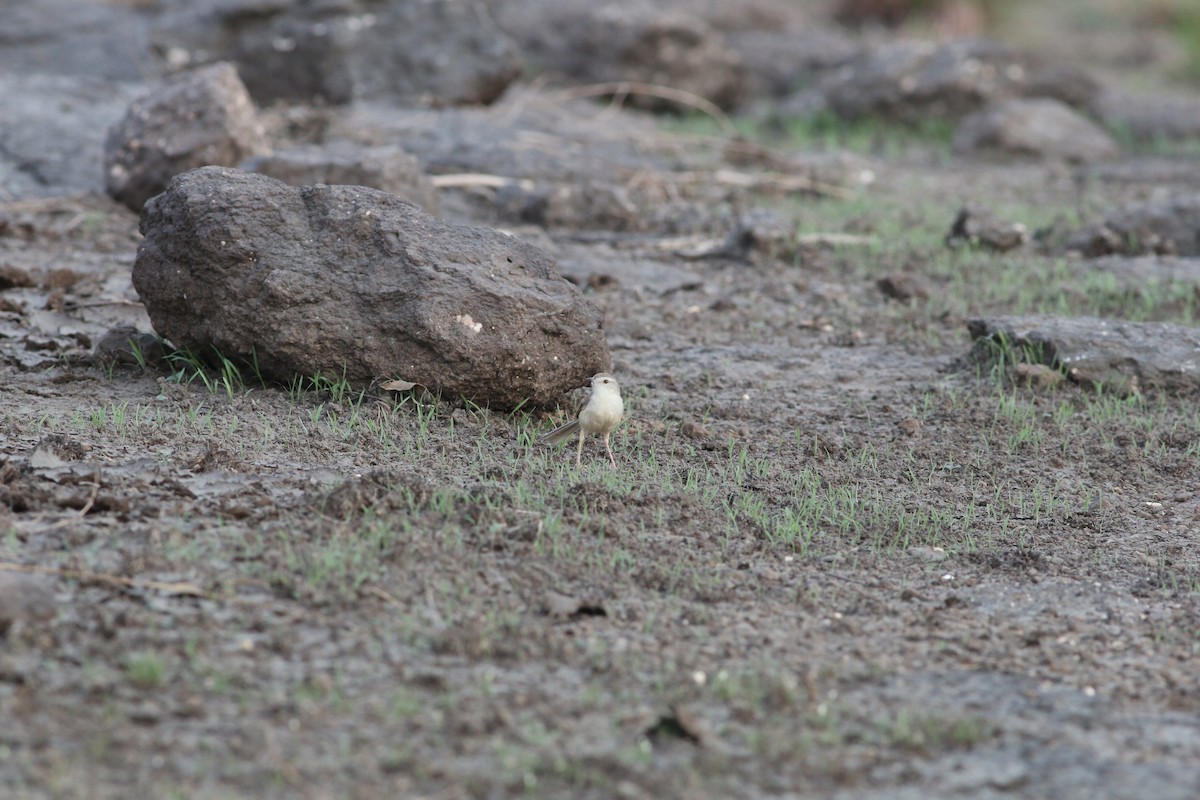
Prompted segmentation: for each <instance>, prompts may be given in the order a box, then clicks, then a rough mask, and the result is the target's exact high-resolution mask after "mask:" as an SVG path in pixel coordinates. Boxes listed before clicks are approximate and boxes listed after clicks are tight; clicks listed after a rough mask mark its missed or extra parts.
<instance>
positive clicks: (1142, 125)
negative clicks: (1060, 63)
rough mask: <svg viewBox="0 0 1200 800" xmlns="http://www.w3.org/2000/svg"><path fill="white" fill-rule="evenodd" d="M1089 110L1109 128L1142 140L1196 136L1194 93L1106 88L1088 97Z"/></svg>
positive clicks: (1198, 106) (1199, 104) (1198, 107)
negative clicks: (1090, 97) (1090, 100)
mask: <svg viewBox="0 0 1200 800" xmlns="http://www.w3.org/2000/svg"><path fill="white" fill-rule="evenodd" d="M1091 110H1092V113H1094V114H1095V115H1096V116H1097V117H1098V118H1099V119H1100V121H1101V122H1103V123H1104V124H1105V125H1106V126H1108V127H1109V128H1110V129H1113V130H1125V131H1128V132H1129V133H1130V134H1132V135H1133V136H1134V138H1136V139H1139V140H1141V141H1144V142H1158V141H1162V140H1164V139H1166V140H1171V141H1179V140H1186V139H1194V138H1196V137H1200V98H1198V97H1196V95H1195V94H1194V93H1182V92H1180V93H1164V92H1157V91H1149V90H1142V89H1139V90H1138V91H1136V92H1132V91H1124V90H1120V89H1108V90H1106V91H1103V92H1100V93H1098V94H1097V95H1096V97H1094V98H1093V99H1092V102H1091Z"/></svg>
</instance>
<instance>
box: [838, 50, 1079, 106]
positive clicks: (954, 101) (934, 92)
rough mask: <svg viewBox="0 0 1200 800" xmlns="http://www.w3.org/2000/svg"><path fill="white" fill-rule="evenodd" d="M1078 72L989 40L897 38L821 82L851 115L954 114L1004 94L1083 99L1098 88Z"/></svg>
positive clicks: (869, 51) (1005, 95)
mask: <svg viewBox="0 0 1200 800" xmlns="http://www.w3.org/2000/svg"><path fill="white" fill-rule="evenodd" d="M1098 90H1099V89H1098V85H1097V84H1096V83H1095V81H1094V80H1092V79H1090V78H1088V77H1087V76H1086V75H1083V74H1081V73H1079V72H1077V71H1073V70H1071V69H1068V68H1066V67H1063V66H1060V65H1053V64H1048V65H1044V64H1040V63H1037V62H1035V61H1033V60H1031V59H1029V58H1026V57H1024V56H1022V55H1021V54H1019V53H1017V52H1016V51H1015V50H1013V49H1012V48H1010V47H1007V46H1006V45H1003V44H1001V43H999V42H996V41H993V40H990V39H958V40H954V41H950V42H945V43H941V44H936V43H933V42H925V41H898V42H892V43H889V44H885V45H882V46H880V47H876V48H872V49H870V50H867V51H865V52H864V53H863V54H862V55H861V56H859V57H858V58H856V59H854V60H853V61H851V62H850V63H848V64H846V65H845V66H844V67H841V68H840V69H837V70H836V71H835V72H834V74H833V75H832V76H831V77H829V78H827V79H826V80H825V81H823V82H822V85H821V91H823V92H824V95H825V99H826V102H827V103H828V105H829V107H830V108H831V109H833V110H834V111H835V112H837V113H838V114H839V115H840V116H843V117H846V118H849V119H854V118H858V117H862V116H870V115H880V116H885V117H893V118H896V119H903V120H907V121H918V120H920V119H922V118H925V117H927V116H929V115H934V116H939V117H949V118H952V119H954V118H958V117H962V116H965V115H966V114H970V113H972V112H975V111H978V110H979V109H981V108H983V107H985V106H987V105H989V104H991V103H994V102H997V101H1000V100H1003V99H1007V98H1010V97H1025V96H1032V95H1035V94H1036V95H1038V96H1049V97H1055V98H1057V99H1059V100H1063V101H1064V102H1071V103H1075V102H1085V101H1087V100H1089V99H1090V98H1091V97H1092V96H1093V95H1094V94H1095V93H1096V92H1097V91H1098Z"/></svg>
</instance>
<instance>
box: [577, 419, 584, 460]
mask: <svg viewBox="0 0 1200 800" xmlns="http://www.w3.org/2000/svg"><path fill="white" fill-rule="evenodd" d="M583 437H584V430H583V428H580V429H579V449H578V450H577V451H576V452H575V466H577V467H582V466H583Z"/></svg>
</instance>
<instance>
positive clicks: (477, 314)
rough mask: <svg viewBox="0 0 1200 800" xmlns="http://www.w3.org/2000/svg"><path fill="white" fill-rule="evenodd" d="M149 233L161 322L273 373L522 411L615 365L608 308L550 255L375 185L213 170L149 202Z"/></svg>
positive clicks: (193, 344)
mask: <svg viewBox="0 0 1200 800" xmlns="http://www.w3.org/2000/svg"><path fill="white" fill-rule="evenodd" d="M141 231H142V233H143V235H144V236H145V237H146V238H145V241H144V242H143V243H142V245H141V247H139V249H138V255H137V260H136V261H135V263H134V267H133V283H134V287H135V288H136V289H137V291H138V294H139V296H140V297H141V299H142V301H143V302H144V303H145V306H146V311H147V312H148V313H149V315H150V319H151V321H152V322H153V324H154V327H155V329H156V330H157V331H158V332H159V333H160V334H161V335H162V336H164V337H165V338H167V339H169V340H171V341H172V342H173V343H174V344H175V346H177V347H181V348H187V349H188V350H190V351H192V352H193V353H194V354H196V355H197V356H199V357H201V358H207V359H210V360H212V359H219V358H225V359H228V360H230V361H232V362H234V363H245V364H256V365H257V368H258V369H259V370H260V372H261V374H262V376H263V377H264V378H266V379H268V380H276V381H279V382H284V383H286V382H287V381H289V380H291V379H292V378H293V377H294V376H296V375H306V376H311V375H315V374H318V373H320V374H323V375H325V376H333V377H344V378H345V379H346V380H347V381H349V382H350V383H351V384H354V385H363V384H367V383H369V382H371V381H372V380H375V379H376V378H381V377H382V378H387V377H395V376H403V377H404V378H405V379H406V380H410V381H413V382H416V383H420V384H421V385H423V386H427V387H429V388H430V389H431V390H433V391H439V392H442V393H445V394H449V395H454V396H459V395H461V396H463V397H466V398H469V399H471V400H473V401H474V402H477V403H481V404H488V405H491V406H494V407H497V408H515V407H517V406H519V405H520V404H522V403H525V402H530V403H532V404H534V405H549V404H551V403H553V402H554V401H555V400H557V399H558V398H559V397H560V396H561V395H562V394H563V393H564V392H566V391H567V390H569V389H571V388H573V387H575V386H578V385H580V384H581V383H583V382H584V381H586V380H587V379H588V378H589V377H590V376H591V375H592V374H594V373H596V372H602V371H604V370H606V369H607V368H608V365H609V351H608V345H607V344H606V342H605V339H604V331H603V316H602V313H601V311H600V310H599V309H598V308H597V307H596V306H595V305H594V304H593V303H592V302H591V301H589V300H588V299H587V298H585V297H584V296H583V295H582V294H581V293H580V292H579V290H578V289H576V288H575V287H574V286H573V285H572V284H571V283H569V282H568V281H566V280H565V279H564V278H562V277H561V276H560V275H559V274H558V273H557V272H556V270H555V264H554V260H553V259H552V258H551V257H550V256H548V255H546V254H545V253H544V252H542V251H541V250H539V249H537V248H535V247H533V246H531V245H528V244H526V243H524V242H522V241H520V240H518V239H515V238H513V237H511V236H508V235H505V234H503V233H500V232H499V231H495V230H491V229H489V228H477V227H470V226H465V225H451V224H447V223H445V222H441V221H439V220H437V219H435V218H434V217H431V216H429V215H428V214H426V213H425V212H423V211H421V210H420V209H419V208H417V207H416V206H414V205H412V204H411V203H408V202H407V201H405V200H402V199H400V198H398V197H395V196H393V195H390V194H386V193H384V192H380V191H377V190H374V189H368V188H365V187H362V186H315V187H302V188H296V187H292V186H288V185H287V184H284V183H282V182H280V181H277V180H274V179H272V178H268V177H265V176H262V175H254V174H250V173H245V172H239V171H237V170H231V169H225V168H220V167H205V168H202V169H197V170H193V171H191V172H187V173H184V174H183V175H180V176H178V177H177V178H176V179H175V180H173V181H172V182H171V185H170V187H169V188H168V189H167V191H166V192H164V193H163V194H161V195H159V196H158V197H155V198H153V199H152V200H151V201H150V202H149V203H147V205H146V209H145V211H144V212H143V214H142V219H141ZM464 315H470V317H471V319H472V322H473V324H472V325H470V326H467V325H464V324H463V323H462V322H461V320H462V319H463V318H464ZM476 323H477V324H476Z"/></svg>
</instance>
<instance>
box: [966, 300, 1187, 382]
mask: <svg viewBox="0 0 1200 800" xmlns="http://www.w3.org/2000/svg"><path fill="white" fill-rule="evenodd" d="M967 329H968V330H969V331H970V333H971V336H972V338H974V339H976V340H991V341H993V342H995V343H998V344H1001V345H1003V346H1004V347H1007V348H1009V349H1010V350H1013V351H1015V352H1018V353H1021V354H1022V356H1023V357H1024V358H1026V359H1027V360H1029V361H1031V362H1032V363H1042V364H1045V365H1047V366H1051V367H1054V368H1057V369H1061V370H1063V371H1064V372H1065V373H1066V375H1067V377H1068V378H1070V379H1071V380H1072V381H1075V382H1076V383H1081V384H1084V385H1086V386H1102V387H1106V388H1109V389H1113V390H1114V391H1118V392H1123V393H1129V392H1136V391H1139V390H1141V389H1143V388H1151V387H1152V388H1157V389H1165V390H1168V391H1173V392H1195V391H1196V390H1197V389H1200V330H1197V329H1195V328H1187V327H1183V326H1181V325H1170V324H1167V323H1162V322H1126V321H1124V320H1109V319H1096V318H1092V317H1080V318H1068V317H1048V316H1030V317H990V318H983V319H972V320H970V321H968V322H967Z"/></svg>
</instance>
